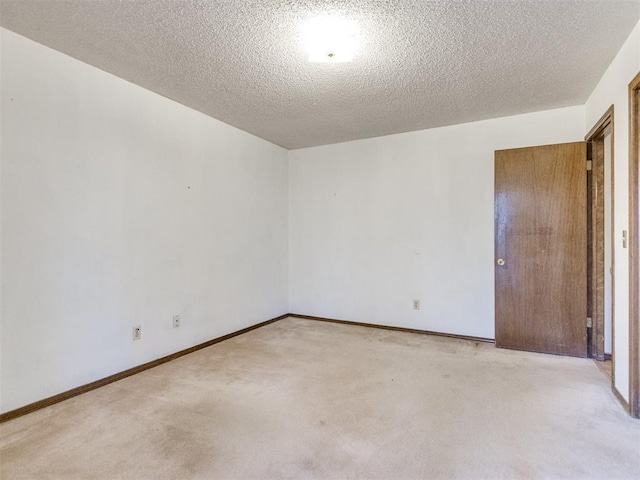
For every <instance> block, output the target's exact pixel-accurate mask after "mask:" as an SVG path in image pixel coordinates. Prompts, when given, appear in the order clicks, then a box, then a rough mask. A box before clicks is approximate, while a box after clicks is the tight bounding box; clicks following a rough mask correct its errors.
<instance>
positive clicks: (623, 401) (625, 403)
mask: <svg viewBox="0 0 640 480" xmlns="http://www.w3.org/2000/svg"><path fill="white" fill-rule="evenodd" d="M611 391H612V392H613V394H614V395H615V396H616V398H617V399H618V401H619V402H620V403H621V404H622V406H623V407H624V409H625V410H626V411H627V413H628V414H629V415H631V405H630V404H629V402H627V401H626V400H625V399H624V397H623V396H622V394H621V393H620V392H619V391H618V389H617V388H616V387H615V386H614V385H611Z"/></svg>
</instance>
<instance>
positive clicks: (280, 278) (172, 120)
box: [0, 29, 288, 412]
mask: <svg viewBox="0 0 640 480" xmlns="http://www.w3.org/2000/svg"><path fill="white" fill-rule="evenodd" d="M0 38H1V41H2V57H1V65H2V77H1V81H2V103H1V107H2V126H1V135H0V137H1V138H2V147H1V160H2V179H1V181H2V184H1V186H2V193H1V207H2V217H1V218H2V235H1V253H2V262H3V264H2V267H3V268H2V289H1V294H2V300H3V304H2V318H1V329H2V339H1V344H0V345H1V358H0V359H1V371H0V373H1V377H0V378H1V379H2V396H1V405H0V410H1V411H2V412H5V411H8V410H12V409H14V408H17V407H20V406H22V405H25V404H27V403H30V402H32V401H36V400H40V399H42V398H44V397H47V396H50V395H53V394H56V393H59V392H61V391H65V390H68V389H70V388H73V387H76V386H78V385H81V384H85V383H88V382H91V381H93V380H97V379H99V378H102V377H105V376H107V375H109V374H112V373H114V372H118V371H121V370H124V369H126V368H129V367H132V366H135V365H138V364H141V363H144V362H146V361H150V360H153V359H155V358H158V357H161V356H163V355H167V354H169V353H172V352H175V351H178V350H181V349H183V348H186V347H189V346H192V345H195V344H198V343H200V342H203V341H206V340H209V339H211V338H214V337H217V336H220V335H223V334H226V333H229V332H232V331H235V330H238V329H240V328H243V327H246V326H249V325H253V324H256V323H258V322H261V321H263V320H267V319H269V318H272V317H275V316H278V315H281V314H283V313H286V311H287V307H288V305H287V295H288V293H287V267H286V265H287V224H288V222H287V152H286V150H284V149H282V148H280V147H277V146H275V145H273V144H270V143H268V142H266V141H264V140H261V139H259V138H256V137H254V136H252V135H249V134H247V133H245V132H242V131H240V130H238V129H235V128H233V127H230V126H228V125H225V124H223V123H221V122H219V121H217V120H214V119H212V118H210V117H207V116H205V115H202V114H200V113H198V112H195V111H194V110H191V109H189V108H186V107H184V106H181V105H179V104H177V103H175V102H172V101H170V100H168V99H166V98H163V97H160V96H158V95H156V94H154V93H151V92H149V91H147V90H144V89H142V88H140V87H137V86H135V85H132V84H130V83H128V82H126V81H124V80H121V79H119V78H117V77H114V76H112V75H110V74H107V73H105V72H103V71H101V70H98V69H96V68H93V67H91V66H88V65H86V64H84V63H81V62H79V61H77V60H74V59H72V58H70V57H67V56H65V55H62V54H61V53H58V52H56V51H53V50H50V49H48V48H46V47H44V46H41V45H39V44H36V43H34V42H32V41H30V40H27V39H25V38H23V37H21V36H18V35H16V34H14V33H12V32H9V31H7V30H4V29H3V30H2V31H1V37H0ZM176 313H179V314H181V315H182V326H181V327H180V328H178V329H174V328H172V325H171V321H172V315H173V314H176ZM136 324H140V325H142V340H140V341H136V342H133V341H132V339H131V329H132V326H133V325H136Z"/></svg>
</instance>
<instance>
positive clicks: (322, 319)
mask: <svg viewBox="0 0 640 480" xmlns="http://www.w3.org/2000/svg"><path fill="white" fill-rule="evenodd" d="M288 316H289V317H294V318H302V319H305V320H316V321H319V322H330V323H341V324H343V325H354V326H357V327H369V328H379V329H382V330H393V331H394V332H406V333H419V334H422V335H433V336H436V337H447V338H455V339H457V340H470V341H473V342H483V343H496V342H495V340H494V339H492V338H484V337H473V336H469V335H456V334H455V333H442V332H433V331H431V330H419V329H416V328H404V327H392V326H390V325H379V324H376V323H364V322H354V321H351V320H338V319H336V318H325V317H315V316H313V315H301V314H299V313H290V314H289V315H288Z"/></svg>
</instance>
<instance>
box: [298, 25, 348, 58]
mask: <svg viewBox="0 0 640 480" xmlns="http://www.w3.org/2000/svg"><path fill="white" fill-rule="evenodd" d="M356 35H357V29H356V26H355V24H354V23H353V22H350V21H349V20H347V19H345V18H341V17H337V16H328V15H326V16H321V17H316V18H313V19H312V20H310V21H309V22H308V23H307V24H306V25H305V29H304V42H305V47H306V49H307V52H308V53H309V61H310V62H314V63H344V62H350V61H351V60H353V57H354V55H355V54H356V51H357V49H358V41H357V38H356Z"/></svg>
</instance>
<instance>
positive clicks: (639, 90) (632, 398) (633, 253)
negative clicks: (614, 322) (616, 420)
mask: <svg viewBox="0 0 640 480" xmlns="http://www.w3.org/2000/svg"><path fill="white" fill-rule="evenodd" d="M639 189H640V72H638V74H637V75H636V76H635V78H634V79H633V80H631V82H630V83H629V413H630V414H631V415H632V416H634V417H636V418H638V417H640V265H639V263H640V232H638V230H640V228H638V227H639V221H640V193H639Z"/></svg>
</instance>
